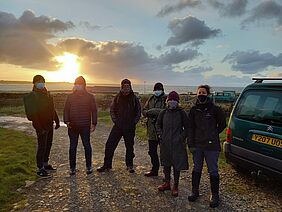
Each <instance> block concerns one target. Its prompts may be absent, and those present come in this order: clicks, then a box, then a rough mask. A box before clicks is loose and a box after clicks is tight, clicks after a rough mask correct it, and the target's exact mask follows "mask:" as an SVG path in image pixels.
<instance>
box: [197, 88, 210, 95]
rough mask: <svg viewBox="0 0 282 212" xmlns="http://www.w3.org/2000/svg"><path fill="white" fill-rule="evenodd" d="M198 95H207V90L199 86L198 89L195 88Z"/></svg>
mask: <svg viewBox="0 0 282 212" xmlns="http://www.w3.org/2000/svg"><path fill="white" fill-rule="evenodd" d="M199 95H204V96H207V95H208V92H207V90H206V89H205V88H199V89H198V90H197V96H199Z"/></svg>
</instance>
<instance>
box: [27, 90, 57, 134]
mask: <svg viewBox="0 0 282 212" xmlns="http://www.w3.org/2000/svg"><path fill="white" fill-rule="evenodd" d="M23 100H24V106H25V112H26V116H27V118H28V120H30V121H32V125H33V127H34V128H35V129H36V130H38V131H41V130H49V129H50V128H52V127H53V123H54V121H55V122H56V124H59V118H58V115H57V113H56V111H55V107H54V101H53V97H52V96H51V94H50V93H49V92H47V90H45V92H40V91H38V90H36V91H32V92H30V93H29V94H27V95H25V96H24V98H23Z"/></svg>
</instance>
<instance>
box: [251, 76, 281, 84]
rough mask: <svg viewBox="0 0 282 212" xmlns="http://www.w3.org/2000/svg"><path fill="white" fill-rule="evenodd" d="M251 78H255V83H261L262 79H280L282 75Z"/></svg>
mask: <svg viewBox="0 0 282 212" xmlns="http://www.w3.org/2000/svg"><path fill="white" fill-rule="evenodd" d="M252 80H255V83H262V82H263V80H282V77H275V78H274V77H253V78H252Z"/></svg>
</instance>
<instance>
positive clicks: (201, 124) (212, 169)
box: [188, 85, 226, 208]
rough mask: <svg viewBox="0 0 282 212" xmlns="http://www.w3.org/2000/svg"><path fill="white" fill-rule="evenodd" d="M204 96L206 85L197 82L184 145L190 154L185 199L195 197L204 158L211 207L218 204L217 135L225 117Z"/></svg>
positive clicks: (207, 93)
mask: <svg viewBox="0 0 282 212" xmlns="http://www.w3.org/2000/svg"><path fill="white" fill-rule="evenodd" d="M208 95H210V87H209V86H208V85H200V86H199V87H198V89H197V101H196V104H195V105H194V106H193V107H192V108H191V110H190V112H189V115H188V118H189V133H188V134H189V136H188V146H189V149H190V151H191V152H192V154H193V163H194V168H193V172H192V195H191V196H189V197H188V199H189V201H191V202H193V201H195V200H196V199H197V198H198V197H199V184H200V179H201V173H202V169H203V162H204V159H205V161H206V163H207V166H208V172H209V175H210V184H211V193H212V195H211V198H210V207H212V208H214V207H217V206H218V205H219V174H218V157H219V152H220V150H221V147H220V140H219V134H220V133H221V132H222V131H223V130H224V129H225V127H226V118H225V114H224V112H223V111H222V110H221V108H220V107H218V106H216V105H214V104H213V102H212V100H211V99H210V98H209V97H208Z"/></svg>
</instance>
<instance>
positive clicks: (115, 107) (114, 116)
mask: <svg viewBox="0 0 282 212" xmlns="http://www.w3.org/2000/svg"><path fill="white" fill-rule="evenodd" d="M110 115H111V119H112V121H113V122H114V123H115V124H116V122H117V120H118V105H117V95H116V96H115V98H114V99H113V101H112V103H111V107H110Z"/></svg>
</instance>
